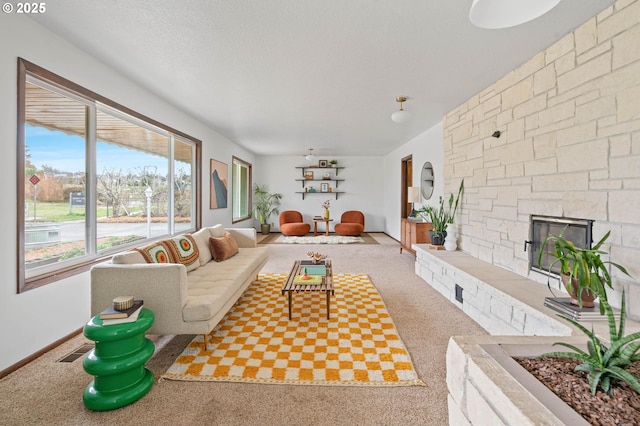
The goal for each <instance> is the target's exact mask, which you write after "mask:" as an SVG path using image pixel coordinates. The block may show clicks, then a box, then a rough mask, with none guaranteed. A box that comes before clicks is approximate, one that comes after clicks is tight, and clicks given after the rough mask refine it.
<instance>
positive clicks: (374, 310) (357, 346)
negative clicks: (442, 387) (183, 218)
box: [162, 274, 424, 386]
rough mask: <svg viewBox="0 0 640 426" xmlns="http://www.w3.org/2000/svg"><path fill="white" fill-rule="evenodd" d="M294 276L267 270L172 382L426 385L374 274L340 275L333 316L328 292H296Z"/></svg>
mask: <svg viewBox="0 0 640 426" xmlns="http://www.w3.org/2000/svg"><path fill="white" fill-rule="evenodd" d="M286 276H287V275H286V274H261V275H260V276H259V277H258V279H257V280H256V281H254V282H253V283H252V284H251V285H250V286H249V288H248V289H247V291H246V292H245V293H244V295H243V296H242V297H241V298H240V299H239V300H238V302H237V303H236V304H235V305H234V306H233V308H231V310H230V311H229V312H228V313H227V315H226V316H225V317H224V319H223V320H222V321H221V322H220V323H219V324H218V326H217V327H216V328H215V329H214V330H213V331H212V332H211V334H209V335H208V336H207V337H208V339H209V350H205V349H204V345H203V341H202V339H203V336H202V335H200V336H196V337H195V338H194V339H193V341H192V342H191V343H189V345H188V346H187V347H186V348H185V350H184V351H183V352H182V354H181V355H180V356H179V357H178V359H176V361H175V362H174V364H173V365H172V366H171V367H170V368H169V369H168V370H167V372H166V373H165V374H163V375H162V378H164V379H171V380H195V381H225V382H246V383H278V384H299V385H342V386H344V385H352V386H407V385H422V386H424V383H423V382H422V381H421V380H420V379H418V376H417V374H416V372H415V370H414V368H413V364H412V362H411V357H410V356H409V353H408V351H407V349H406V348H405V346H404V343H403V342H402V340H401V339H400V337H399V336H398V333H397V331H396V328H395V326H394V325H393V321H392V320H391V317H390V316H389V313H388V312H387V309H386V307H385V305H384V302H383V301H382V298H381V297H380V294H379V293H378V291H377V290H376V288H375V287H374V286H373V284H372V283H371V281H370V280H369V277H368V276H367V275H365V274H357V275H352V274H336V275H334V286H335V296H331V319H330V320H327V316H326V315H327V313H326V297H325V294H324V293H310V292H307V293H294V294H293V311H292V320H289V318H288V309H287V297H286V296H285V295H282V293H281V291H280V289H281V288H282V285H283V283H284V280H285V279H286Z"/></svg>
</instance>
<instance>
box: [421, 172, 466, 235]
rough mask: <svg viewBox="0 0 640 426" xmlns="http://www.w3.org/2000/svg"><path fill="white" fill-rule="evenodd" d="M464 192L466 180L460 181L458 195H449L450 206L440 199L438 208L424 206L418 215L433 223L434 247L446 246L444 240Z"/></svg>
mask: <svg viewBox="0 0 640 426" xmlns="http://www.w3.org/2000/svg"><path fill="white" fill-rule="evenodd" d="M463 192H464V179H462V181H460V187H459V188H458V194H457V195H456V196H455V198H454V196H453V194H451V195H449V203H448V206H445V203H444V198H440V205H439V206H438V207H435V208H434V207H433V206H424V207H422V208H420V209H418V210H416V213H417V214H419V215H420V216H422V217H423V218H424V219H425V220H426V221H427V222H431V224H432V225H433V230H432V231H431V232H432V234H431V235H432V236H431V243H432V244H433V245H442V244H444V238H445V237H446V235H447V232H446V229H447V225H448V224H450V223H453V221H454V219H455V216H456V211H457V210H458V204H459V203H460V197H461V196H462V193H463Z"/></svg>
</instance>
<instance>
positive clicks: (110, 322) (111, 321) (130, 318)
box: [102, 305, 142, 325]
mask: <svg viewBox="0 0 640 426" xmlns="http://www.w3.org/2000/svg"><path fill="white" fill-rule="evenodd" d="M141 311H142V305H139V306H138V309H136V310H135V311H133V312H132V313H131V315H129V316H128V317H125V318H111V319H103V320H102V325H115V324H126V323H129V322H136V321H138V317H139V316H140V312H141Z"/></svg>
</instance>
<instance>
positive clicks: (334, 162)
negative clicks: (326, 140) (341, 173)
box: [329, 160, 338, 167]
mask: <svg viewBox="0 0 640 426" xmlns="http://www.w3.org/2000/svg"><path fill="white" fill-rule="evenodd" d="M329 164H331V167H335V166H336V165H337V164H338V160H330V161H329Z"/></svg>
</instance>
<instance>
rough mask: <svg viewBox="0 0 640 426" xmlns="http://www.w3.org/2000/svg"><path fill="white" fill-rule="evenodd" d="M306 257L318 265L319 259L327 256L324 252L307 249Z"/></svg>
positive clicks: (321, 259)
mask: <svg viewBox="0 0 640 426" xmlns="http://www.w3.org/2000/svg"><path fill="white" fill-rule="evenodd" d="M307 257H309V258H310V259H311V263H313V264H314V265H318V264H319V263H320V262H321V261H323V260H325V259H326V258H327V255H326V254H322V253H319V252H317V251H308V252H307Z"/></svg>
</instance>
